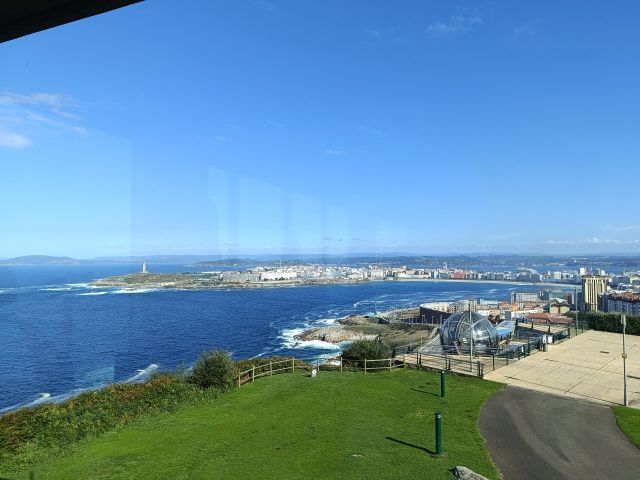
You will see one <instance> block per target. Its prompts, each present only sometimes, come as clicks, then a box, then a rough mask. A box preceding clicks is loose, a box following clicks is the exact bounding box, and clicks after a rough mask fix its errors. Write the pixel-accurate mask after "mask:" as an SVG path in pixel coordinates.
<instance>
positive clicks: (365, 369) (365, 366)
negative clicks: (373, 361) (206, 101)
mask: <svg viewBox="0 0 640 480" xmlns="http://www.w3.org/2000/svg"><path fill="white" fill-rule="evenodd" d="M364 373H367V359H366V358H365V359H364Z"/></svg>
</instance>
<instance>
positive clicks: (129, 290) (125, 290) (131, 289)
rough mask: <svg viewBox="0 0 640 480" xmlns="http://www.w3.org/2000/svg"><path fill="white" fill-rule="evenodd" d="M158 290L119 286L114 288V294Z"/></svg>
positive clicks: (155, 289)
mask: <svg viewBox="0 0 640 480" xmlns="http://www.w3.org/2000/svg"><path fill="white" fill-rule="evenodd" d="M157 290H159V289H158V288H121V289H118V290H114V291H113V292H111V293H114V294H130V293H149V292H155V291H157Z"/></svg>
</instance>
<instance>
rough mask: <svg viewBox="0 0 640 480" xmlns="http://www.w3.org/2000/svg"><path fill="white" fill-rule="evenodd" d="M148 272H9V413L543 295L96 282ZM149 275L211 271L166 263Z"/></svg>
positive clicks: (0, 403) (385, 286)
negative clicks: (337, 334)
mask: <svg viewBox="0 0 640 480" xmlns="http://www.w3.org/2000/svg"><path fill="white" fill-rule="evenodd" d="M138 270H139V265H132V264H130V263H127V264H81V265H44V266H1V267H0V342H1V345H0V413H3V412H7V411H10V410H14V409H16V408H20V407H23V406H34V405H37V404H39V403H44V402H50V401H62V400H64V399H66V398H69V397H70V396H73V395H76V394H78V393H80V392H83V391H87V390H91V389H96V388H100V387H102V386H105V385H108V384H111V383H115V382H135V381H141V380H144V379H145V378H147V377H148V376H149V375H150V374H151V373H153V372H154V371H161V370H168V369H175V368H179V367H187V368H188V367H189V366H190V365H192V364H193V363H194V361H195V360H196V359H197V357H198V355H199V354H200V353H201V352H203V351H205V350H208V349H211V348H214V347H215V348H219V349H224V350H227V351H228V352H230V354H231V355H232V356H233V357H234V358H236V359H240V358H251V357H257V356H270V355H284V356H292V355H293V356H296V357H299V358H311V357H314V356H316V355H319V356H324V357H326V356H333V355H336V354H337V353H339V351H340V348H341V346H340V345H333V344H330V343H327V342H322V341H308V342H299V341H296V340H295V338H294V336H295V335H296V334H297V333H300V332H302V331H304V330H305V329H308V328H312V327H317V326H323V325H331V324H334V323H335V322H336V319H338V318H340V317H343V316H346V315H350V314H366V313H373V312H374V311H375V310H376V309H377V310H378V311H384V310H389V309H393V308H403V307H412V306H417V305H418V304H420V303H423V302H433V301H447V300H457V299H461V298H469V297H471V298H482V299H486V300H499V299H505V300H506V299H508V298H509V292H510V291H512V290H516V289H517V290H519V291H538V290H539V289H540V286H535V285H531V284H499V283H489V282H486V283H474V282H450V281H443V282H435V281H431V282H424V281H422V282H420V281H416V282H410V281H402V282H392V281H379V282H369V283H361V284H348V285H347V284H345V285H322V286H321V285H312V286H295V287H275V288H254V289H216V290H166V289H146V290H128V289H123V288H113V287H109V288H95V287H92V286H91V285H90V284H91V282H92V281H94V280H96V279H99V278H104V277H108V276H112V275H122V274H126V273H132V272H133V271H138ZM149 270H150V271H153V272H194V271H201V270H202V268H199V269H198V268H193V267H187V266H184V265H164V264H162V265H161V264H158V265H149ZM216 270H220V269H219V268H218V269H216Z"/></svg>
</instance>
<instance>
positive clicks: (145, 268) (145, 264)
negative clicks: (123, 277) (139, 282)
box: [142, 262, 149, 273]
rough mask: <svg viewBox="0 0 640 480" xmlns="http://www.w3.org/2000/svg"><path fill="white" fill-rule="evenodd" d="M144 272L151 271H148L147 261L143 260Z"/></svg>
mask: <svg viewBox="0 0 640 480" xmlns="http://www.w3.org/2000/svg"><path fill="white" fill-rule="evenodd" d="M142 273H149V272H147V262H142Z"/></svg>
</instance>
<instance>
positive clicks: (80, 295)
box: [78, 292, 109, 297]
mask: <svg viewBox="0 0 640 480" xmlns="http://www.w3.org/2000/svg"><path fill="white" fill-rule="evenodd" d="M107 293H109V292H84V293H79V294H78V296H79V297H85V296H89V295H106V294H107Z"/></svg>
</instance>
